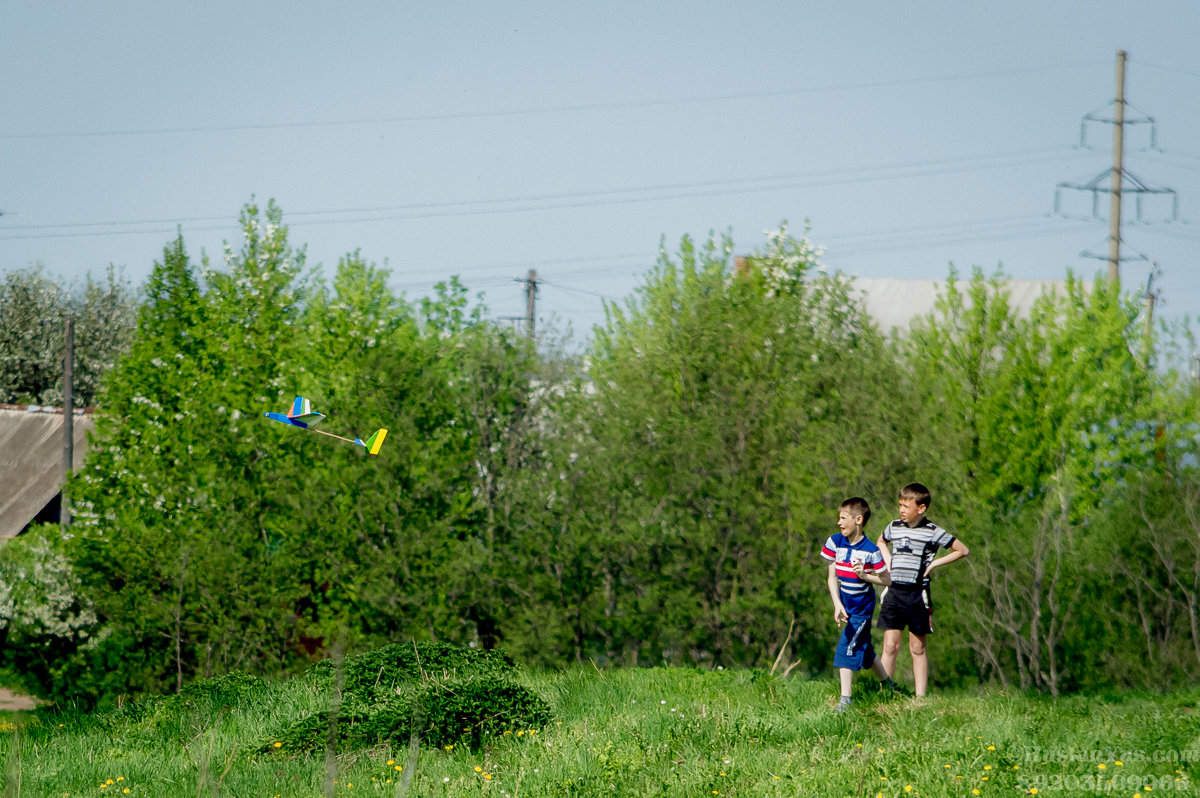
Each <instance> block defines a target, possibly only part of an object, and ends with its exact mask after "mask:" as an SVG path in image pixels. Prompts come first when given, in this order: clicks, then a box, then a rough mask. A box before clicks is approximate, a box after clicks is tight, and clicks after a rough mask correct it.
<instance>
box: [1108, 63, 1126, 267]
mask: <svg viewBox="0 0 1200 798" xmlns="http://www.w3.org/2000/svg"><path fill="white" fill-rule="evenodd" d="M1124 157H1125V51H1124V50H1117V99H1116V101H1115V103H1114V104H1113V168H1112V201H1111V204H1110V206H1109V207H1110V208H1111V210H1110V211H1109V214H1108V279H1110V280H1112V281H1113V282H1117V283H1119V282H1120V281H1121V182H1122V180H1124V174H1125V171H1124V164H1123V161H1124Z"/></svg>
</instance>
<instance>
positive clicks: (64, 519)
mask: <svg viewBox="0 0 1200 798" xmlns="http://www.w3.org/2000/svg"><path fill="white" fill-rule="evenodd" d="M64 333H65V334H64V338H65V340H64V342H63V486H62V503H61V506H60V510H59V520H60V522H61V523H62V529H63V531H64V532H65V531H66V530H67V529H69V528H70V526H71V504H70V502H68V501H67V476H68V475H69V474H70V473H71V469H72V468H73V467H74V465H75V319H74V318H72V317H71V316H67V327H66V330H65V331H64Z"/></svg>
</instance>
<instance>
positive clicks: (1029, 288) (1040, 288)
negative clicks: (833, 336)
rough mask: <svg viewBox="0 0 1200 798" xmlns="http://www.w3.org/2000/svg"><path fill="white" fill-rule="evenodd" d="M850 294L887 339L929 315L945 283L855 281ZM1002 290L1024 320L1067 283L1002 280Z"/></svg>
mask: <svg viewBox="0 0 1200 798" xmlns="http://www.w3.org/2000/svg"><path fill="white" fill-rule="evenodd" d="M969 286H970V280H969V279H961V280H960V281H959V284H958V289H959V291H962V292H964V293H965V292H966V291H967V290H968V288H969ZM1084 287H1085V289H1087V288H1089V287H1090V283H1088V282H1085V283H1084ZM851 290H852V293H853V294H855V295H856V296H857V295H861V298H862V300H863V302H864V306H865V308H866V310H867V313H868V314H869V315H870V316H871V318H872V319H874V320H875V323H876V324H877V325H879V330H880V332H882V333H883V334H884V335H888V334H890V333H891V332H892V331H893V330H895V331H898V332H906V331H907V330H908V328H909V327H910V326H911V325H912V322H913V320H914V319H916V318H919V317H921V316H927V315H929V314H930V313H932V312H933V310H934V304H935V303H936V302H937V299H938V297H939V296H941V295H942V294H943V293H944V292H945V290H946V281H945V280H902V279H898V278H897V279H889V278H880V279H868V278H862V277H855V278H854V281H853V283H852V284H851ZM1004 290H1005V292H1007V293H1008V304H1009V307H1010V308H1012V309H1013V310H1014V311H1015V312H1016V315H1017V316H1018V317H1019V318H1027V317H1028V316H1029V311H1030V310H1031V309H1032V308H1033V305H1034V303H1035V302H1037V300H1039V299H1041V298H1042V297H1043V296H1045V295H1046V294H1049V293H1051V292H1056V293H1058V295H1059V296H1062V295H1063V294H1065V293H1066V291H1067V281H1066V280H1013V279H1007V278H1006V279H1005V280H1004ZM967 301H968V303H969V302H970V299H969V298H968V299H967Z"/></svg>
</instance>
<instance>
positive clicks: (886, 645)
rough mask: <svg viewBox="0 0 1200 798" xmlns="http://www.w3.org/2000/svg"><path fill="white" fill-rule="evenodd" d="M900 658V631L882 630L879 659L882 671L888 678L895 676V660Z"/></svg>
mask: <svg viewBox="0 0 1200 798" xmlns="http://www.w3.org/2000/svg"><path fill="white" fill-rule="evenodd" d="M899 656H900V630H899V629H884V630H883V654H882V655H881V656H880V659H881V660H882V661H883V669H884V670H885V671H887V675H888V676H895V675H896V658H897V657H899Z"/></svg>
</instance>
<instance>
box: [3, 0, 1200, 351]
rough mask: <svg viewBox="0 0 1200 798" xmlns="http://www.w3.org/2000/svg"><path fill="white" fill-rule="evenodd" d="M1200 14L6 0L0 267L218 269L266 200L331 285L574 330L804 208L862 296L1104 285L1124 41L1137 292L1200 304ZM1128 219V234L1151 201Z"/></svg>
mask: <svg viewBox="0 0 1200 798" xmlns="http://www.w3.org/2000/svg"><path fill="white" fill-rule="evenodd" d="M1198 41H1200V3H1195V2H1192V1H1191V0H1175V1H1174V2H1165V1H1163V2H1157V1H1156V0H1145V1H1144V2H1139V3H1136V4H1135V3H1121V2H1068V1H1062V0H1053V1H1050V0H1018V1H1015V2H1001V3H993V4H988V5H980V4H973V3H962V2H924V3H919V4H915V3H895V2H888V3H884V2H874V1H873V0H871V1H868V2H856V3H811V2H786V3H785V2H739V3H736V4H735V3H713V2H691V3H682V2H657V3H655V2H640V3H625V2H619V3H594V4H565V3H550V2H519V1H518V2H509V3H504V4H499V3H482V2H475V3H454V2H450V3H415V2H347V3H340V4H334V3H321V4H317V3H313V2H307V1H304V2H289V3H284V2H276V3H267V2H259V3H226V2H205V3H181V2H162V3H132V2H105V3H94V2H86V3H85V2H59V3H37V2H25V1H24V0H22V1H20V2H18V1H17V0H10V2H8V3H6V4H4V7H3V9H2V10H0V67H2V69H3V73H2V74H3V75H4V78H3V80H0V108H3V109H4V113H3V114H2V115H0V210H2V211H4V212H5V215H3V216H0V270H8V269H13V268H22V267H26V266H29V265H31V264H34V263H42V264H43V265H44V266H45V268H46V270H47V271H48V272H49V273H51V274H53V275H58V276H63V277H66V278H69V279H77V278H81V277H82V276H84V275H86V274H88V273H89V272H90V273H91V274H93V275H94V276H97V277H100V276H102V275H103V272H104V269H105V268H106V267H107V265H108V264H115V265H117V266H120V267H122V268H123V269H124V272H125V274H126V276H127V277H129V278H130V279H131V280H132V281H134V282H135V283H139V282H140V281H141V280H143V279H144V278H145V277H146V275H147V274H149V271H150V269H151V268H152V265H153V262H154V261H155V260H156V259H158V258H160V257H161V253H162V249H163V246H164V245H165V244H166V243H167V242H168V241H169V240H170V239H171V238H173V236H174V232H175V230H176V229H177V228H181V229H182V231H183V235H184V239H185V242H186V244H187V246H188V249H189V252H190V253H191V254H192V255H193V256H194V257H195V258H197V259H199V256H200V255H201V252H202V251H203V252H204V253H207V254H208V255H209V256H210V258H211V259H212V260H213V261H214V262H217V263H220V261H221V257H222V242H224V241H229V242H231V243H233V244H234V245H235V246H236V244H237V241H238V230H237V216H238V212H239V210H240V208H241V207H242V205H243V204H244V203H246V202H247V201H248V200H249V199H250V198H251V197H252V196H254V197H256V198H257V199H258V200H259V201H260V202H265V201H266V200H268V199H271V198H273V199H275V201H276V202H277V203H278V204H279V205H280V206H281V208H282V209H283V212H284V219H285V222H286V223H287V224H288V225H289V227H290V229H291V236H292V240H293V243H295V244H297V245H305V246H306V247H307V251H308V262H309V264H310V265H315V264H321V265H322V266H323V270H324V272H325V273H326V274H331V273H332V272H333V270H334V268H335V267H336V264H337V261H338V259H339V258H340V257H342V256H343V255H345V254H346V253H348V252H351V251H354V250H361V252H362V254H363V256H364V257H365V258H367V259H368V260H370V261H372V262H375V263H377V264H379V265H386V266H387V267H388V268H389V269H391V271H392V274H393V277H392V283H393V285H394V287H395V288H396V289H397V290H398V291H403V292H404V293H405V294H406V295H408V296H409V297H412V298H415V297H419V296H423V295H425V294H426V293H427V292H428V291H429V290H430V289H431V286H432V285H433V284H434V283H435V282H437V281H438V280H441V279H445V278H447V277H448V276H450V275H451V274H458V275H460V276H461V277H462V279H463V281H464V282H465V283H466V284H467V286H468V287H469V288H471V289H472V290H473V291H484V292H486V295H487V303H488V305H489V307H490V308H491V311H492V314H493V315H494V316H497V317H501V316H508V315H519V314H521V313H522V312H523V307H524V299H523V295H522V286H521V285H520V283H518V282H517V281H516V280H517V279H519V278H521V277H523V276H524V274H525V272H526V270H527V269H529V268H536V269H537V270H538V272H539V275H540V276H541V277H542V278H543V279H544V280H545V283H544V285H543V287H542V291H541V294H540V296H539V299H538V313H539V316H540V317H542V318H543V319H544V320H548V319H550V318H551V317H555V318H557V320H558V322H559V324H560V325H561V324H564V323H566V322H570V323H571V324H572V325H573V326H574V327H575V329H576V334H577V336H584V337H586V335H587V330H588V329H589V328H590V327H591V325H592V324H595V323H599V322H601V321H602V320H603V313H602V309H601V308H602V301H603V298H608V299H610V300H616V301H620V300H622V299H623V298H625V297H627V296H629V295H630V294H631V293H632V292H633V290H634V289H635V287H636V286H637V285H638V284H639V282H640V281H641V279H642V278H643V277H644V275H645V274H646V272H647V270H648V269H649V268H650V266H651V265H652V264H653V262H654V260H655V257H656V253H657V251H658V247H659V243H660V240H663V239H665V241H666V244H667V246H668V248H673V247H674V246H675V245H677V244H678V241H679V239H680V237H681V236H682V235H684V234H690V235H692V236H694V237H701V238H702V237H705V236H707V235H708V233H709V232H710V231H716V232H718V233H721V232H725V231H729V232H731V233H732V235H733V238H734V240H735V243H736V246H737V249H738V250H739V251H743V252H749V251H751V250H753V249H755V248H757V247H759V246H761V245H762V244H763V241H764V235H763V234H764V231H766V230H768V229H773V228H776V227H778V225H779V224H780V223H781V222H782V221H784V220H787V221H788V223H789V225H790V227H791V228H792V229H793V230H796V231H802V230H803V228H804V225H805V223H806V220H807V222H808V224H810V225H811V234H810V237H811V239H812V240H813V242H814V243H816V244H818V245H820V246H823V247H825V249H826V254H825V256H824V262H825V263H826V265H827V266H828V267H830V268H833V269H840V270H842V271H845V272H847V273H850V274H857V275H860V276H863V277H889V276H890V277H908V278H929V279H940V278H944V277H945V276H946V274H947V273H948V269H949V265H950V264H951V263H954V264H955V265H956V266H957V267H958V268H959V269H960V271H969V270H970V269H971V268H972V267H974V266H979V267H982V268H984V269H985V270H986V271H989V272H990V271H992V270H994V269H995V268H996V267H997V266H998V265H999V264H1001V263H1002V264H1003V265H1004V268H1005V271H1006V272H1007V273H1008V274H1010V275H1011V276H1013V277H1016V278H1036V277H1054V278H1061V277H1063V276H1064V275H1065V274H1066V272H1067V271H1068V270H1074V271H1075V272H1076V273H1079V274H1082V275H1084V276H1091V275H1093V274H1094V273H1096V272H1098V271H1102V270H1103V269H1104V268H1105V264H1104V263H1103V261H1101V260H1096V259H1088V258H1084V257H1081V256H1080V253H1081V252H1082V251H1085V250H1090V251H1093V252H1096V253H1101V254H1103V253H1106V243H1105V242H1106V237H1107V222H1106V217H1107V208H1108V205H1107V197H1106V196H1105V197H1102V198H1101V203H1100V216H1101V217H1102V218H1098V219H1093V220H1090V221H1089V220H1088V219H1087V218H1086V217H1088V216H1089V215H1090V214H1091V210H1092V207H1091V200H1090V197H1089V196H1087V195H1084V194H1080V193H1078V192H1064V194H1063V196H1062V198H1061V203H1060V207H1059V210H1060V214H1057V215H1056V214H1055V193H1056V192H1055V189H1056V186H1057V185H1058V184H1059V183H1061V182H1073V183H1083V182H1086V181H1088V180H1090V179H1091V178H1093V177H1095V176H1096V175H1098V174H1100V173H1101V172H1103V171H1104V170H1105V169H1107V168H1108V166H1109V165H1110V163H1111V141H1112V133H1111V126H1109V125H1105V124H1090V125H1088V126H1087V139H1088V142H1089V144H1091V146H1092V149H1084V148H1080V147H1079V143H1080V133H1081V120H1082V118H1083V117H1084V116H1085V115H1086V114H1088V113H1090V112H1096V113H1097V114H1099V115H1103V114H1104V113H1107V112H1108V109H1107V108H1106V105H1107V104H1108V103H1109V102H1111V100H1112V99H1113V96H1114V68H1115V58H1116V51H1117V50H1118V49H1125V50H1126V51H1128V53H1129V61H1128V66H1127V87H1126V91H1127V99H1128V100H1129V102H1130V103H1131V104H1132V107H1131V109H1130V115H1131V116H1136V117H1138V118H1141V117H1145V116H1149V117H1153V119H1154V120H1155V122H1156V126H1157V139H1156V143H1157V145H1158V148H1159V151H1152V150H1149V149H1148V147H1149V145H1150V137H1149V125H1137V126H1133V127H1130V128H1129V130H1128V133H1127V136H1126V141H1127V145H1126V166H1127V168H1128V169H1129V170H1130V171H1131V172H1133V173H1134V174H1136V175H1137V176H1138V177H1140V178H1142V179H1143V180H1145V181H1147V182H1148V183H1150V184H1153V185H1156V186H1166V187H1170V188H1173V189H1174V190H1176V191H1177V192H1178V198H1179V210H1178V219H1177V220H1176V221H1173V222H1169V223H1167V222H1166V221H1165V220H1167V219H1169V218H1170V216H1171V212H1172V209H1171V205H1170V202H1169V200H1164V199H1163V198H1161V197H1147V198H1146V200H1145V202H1144V203H1143V209H1142V213H1143V220H1142V223H1140V224H1139V223H1131V224H1129V225H1127V226H1126V228H1125V232H1124V238H1125V240H1126V242H1127V251H1128V254H1130V255H1131V256H1133V255H1134V254H1140V255H1144V256H1146V257H1147V258H1148V261H1144V262H1143V261H1131V262H1129V263H1127V264H1125V265H1124V270H1123V277H1124V280H1125V285H1126V286H1127V287H1129V288H1130V289H1131V290H1136V289H1137V288H1139V287H1140V286H1144V284H1145V282H1146V278H1147V276H1148V274H1149V272H1150V269H1151V262H1153V263H1156V264H1157V269H1158V270H1159V272H1160V276H1159V277H1158V278H1157V280H1156V285H1157V286H1158V288H1159V289H1160V292H1161V295H1162V297H1163V298H1164V299H1165V300H1166V301H1165V304H1163V305H1162V306H1161V307H1159V309H1158V310H1157V313H1158V315H1159V317H1160V318H1168V319H1178V318H1181V317H1183V316H1184V315H1192V316H1196V315H1198V314H1200V257H1197V256H1198V255H1200V135H1198V134H1200V47H1197V45H1196V43H1197V42H1198ZM1134 211H1135V209H1134V205H1133V203H1132V201H1130V202H1128V203H1127V205H1126V211H1125V213H1126V216H1127V218H1130V219H1132V218H1133V217H1134V216H1135V213H1134Z"/></svg>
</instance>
